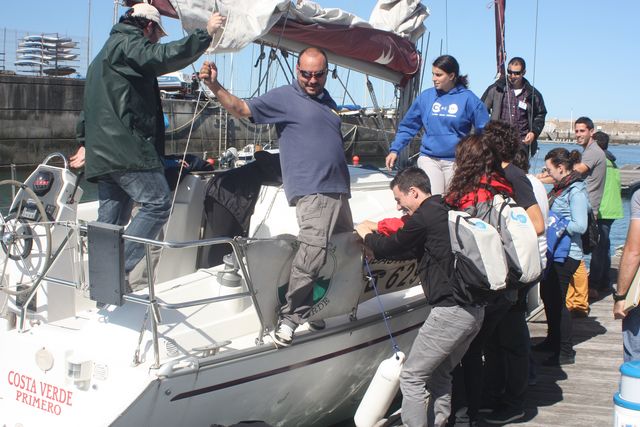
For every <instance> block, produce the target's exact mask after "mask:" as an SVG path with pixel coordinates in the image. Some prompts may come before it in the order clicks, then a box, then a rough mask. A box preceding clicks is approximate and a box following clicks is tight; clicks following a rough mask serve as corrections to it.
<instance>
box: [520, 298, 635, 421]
mask: <svg viewBox="0 0 640 427" xmlns="http://www.w3.org/2000/svg"><path fill="white" fill-rule="evenodd" d="M612 307H613V299H612V298H611V295H606V296H605V297H604V298H602V299H600V300H599V301H595V302H593V303H592V304H591V313H590V315H589V317H587V318H582V319H574V321H573V339H574V348H575V350H576V363H575V364H574V365H568V366H562V367H544V366H539V362H541V361H542V360H543V359H544V358H545V357H547V356H548V354H545V353H534V358H535V360H536V361H537V362H538V366H537V384H536V385H534V386H530V387H529V391H528V393H527V400H526V403H525V406H526V408H525V413H526V416H525V418H524V420H520V422H518V423H513V424H511V425H518V426H531V427H534V426H536V427H537V426H540V427H542V426H545V427H547V426H580V427H586V426H606V425H611V424H612V423H613V411H614V405H613V400H612V399H613V395H614V393H615V392H616V391H618V381H619V378H620V373H619V371H618V368H619V366H620V365H621V364H622V361H623V360H622V335H621V333H620V329H621V322H620V321H619V320H614V319H613V314H612V311H611V310H612ZM546 328H547V325H546V322H545V319H544V312H542V313H541V314H540V315H539V316H538V318H537V319H534V320H533V321H530V322H529V331H530V332H531V338H532V341H533V342H534V343H537V342H539V341H540V340H541V339H542V338H544V337H545V336H546V330H547V329H546Z"/></svg>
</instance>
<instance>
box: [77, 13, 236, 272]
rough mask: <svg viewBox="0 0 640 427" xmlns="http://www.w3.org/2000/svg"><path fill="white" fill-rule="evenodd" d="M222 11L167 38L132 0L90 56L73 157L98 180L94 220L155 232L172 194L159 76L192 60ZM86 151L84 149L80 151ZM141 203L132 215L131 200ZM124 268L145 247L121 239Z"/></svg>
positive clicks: (138, 232)
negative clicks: (194, 27) (203, 26)
mask: <svg viewBox="0 0 640 427" xmlns="http://www.w3.org/2000/svg"><path fill="white" fill-rule="evenodd" d="M223 21H224V18H223V17H222V16H220V14H219V13H214V14H212V15H211V17H210V18H209V20H208V22H207V28H206V30H205V29H197V30H195V31H194V32H193V33H192V34H190V35H189V36H187V37H184V38H182V39H180V40H176V41H172V42H170V43H167V44H160V43H158V41H159V40H160V38H161V37H163V36H165V35H166V33H165V31H164V29H163V27H162V21H161V18H160V12H159V11H158V9H156V8H155V7H153V6H151V5H150V4H147V3H136V4H135V5H133V7H132V8H131V9H128V10H127V11H126V12H125V13H124V15H122V17H121V18H120V21H119V22H118V23H117V24H116V25H114V26H113V28H112V29H111V33H110V35H109V38H108V39H107V41H106V43H105V44H104V46H103V47H102V49H101V50H100V52H99V53H98V54H97V55H96V57H95V59H94V60H93V61H92V62H91V65H90V66H89V69H88V71H87V80H86V84H85V91H84V110H83V112H82V114H81V118H80V121H79V123H78V128H77V133H78V136H79V137H78V139H79V140H80V142H81V145H82V146H81V147H80V149H79V150H78V152H77V153H76V154H75V155H74V156H72V157H71V163H70V164H71V166H72V167H74V168H78V167H82V166H85V159H86V166H85V175H86V178H87V180H89V181H91V182H96V183H97V184H98V200H99V207H98V221H100V222H105V223H109V224H117V225H122V226H124V225H126V224H127V223H128V224H129V225H128V226H127V229H126V230H125V234H127V235H131V236H136V237H144V238H148V239H154V238H156V236H157V235H158V232H159V231H160V229H161V228H162V227H163V225H164V224H165V222H166V221H167V219H168V217H169V210H170V208H171V193H170V190H169V186H168V184H167V180H166V179H165V176H164V131H165V128H164V116H163V112H162V103H161V100H160V90H159V89H158V81H157V77H158V76H160V75H162V74H166V73H169V72H172V71H177V70H180V69H182V68H184V67H186V66H187V65H189V64H191V63H192V62H194V61H195V60H196V59H198V58H199V57H200V55H202V54H203V53H204V51H205V50H206V49H207V48H208V47H209V45H210V44H211V40H212V35H213V34H214V33H215V32H216V31H217V30H218V29H219V28H220V26H221V25H222V23H223ZM85 155H86V156H85ZM134 202H135V203H137V204H138V205H139V207H140V209H139V210H138V213H137V214H136V215H135V216H134V218H133V219H132V220H131V222H129V220H130V219H131V211H132V208H133V204H134ZM124 252H125V265H124V269H125V272H126V273H127V274H128V273H129V272H130V271H131V270H133V268H134V267H135V266H136V264H137V263H138V262H139V261H140V260H141V259H142V257H143V256H144V246H143V245H142V244H141V243H134V242H131V241H129V240H127V241H126V242H125V246H124Z"/></svg>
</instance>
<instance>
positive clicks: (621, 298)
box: [613, 292, 627, 302]
mask: <svg viewBox="0 0 640 427" xmlns="http://www.w3.org/2000/svg"><path fill="white" fill-rule="evenodd" d="M625 299H627V293H626V292H625V293H624V294H622V295H619V294H618V293H617V292H614V293H613V301H615V302H618V301H624V300H625Z"/></svg>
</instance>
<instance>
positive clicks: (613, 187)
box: [589, 131, 624, 298]
mask: <svg viewBox="0 0 640 427" xmlns="http://www.w3.org/2000/svg"><path fill="white" fill-rule="evenodd" d="M592 138H593V139H594V140H595V141H596V143H597V144H598V146H599V147H600V148H602V151H604V155H605V157H606V159H607V172H606V175H605V179H604V191H603V193H602V200H601V201H600V207H599V208H598V230H599V232H600V240H599V241H598V245H597V246H596V247H595V248H594V249H593V252H592V253H591V266H590V269H589V296H590V297H591V298H599V297H600V292H608V291H610V290H611V284H610V280H609V270H610V269H611V240H610V239H609V234H610V232H611V226H612V225H613V222H614V221H615V220H616V219H620V218H623V217H624V209H623V208H622V196H621V195H620V170H618V166H617V165H616V157H615V156H614V155H613V154H611V152H610V151H609V150H608V148H609V135H607V134H606V133H604V132H601V131H599V132H596V133H594V134H593V137H592Z"/></svg>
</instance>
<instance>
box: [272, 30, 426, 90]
mask: <svg viewBox="0 0 640 427" xmlns="http://www.w3.org/2000/svg"><path fill="white" fill-rule="evenodd" d="M269 32H270V33H271V34H272V35H275V36H280V34H282V37H284V38H285V39H290V40H295V41H297V42H300V43H304V44H306V45H309V46H316V47H320V48H323V49H326V50H327V51H330V52H333V53H335V54H336V55H341V56H345V57H349V58H355V59H359V60H362V61H366V62H372V63H377V64H380V65H383V66H385V67H387V68H389V69H391V70H393V71H396V72H399V73H402V74H403V75H405V77H409V76H412V75H413V74H415V73H416V72H417V71H418V70H419V69H420V57H419V55H418V51H417V50H416V47H415V45H414V44H413V43H411V42H410V41H409V40H406V39H404V38H402V37H400V36H398V35H396V34H393V33H390V32H388V31H382V30H375V29H372V28H362V27H345V26H344V25H335V24H301V23H299V22H294V21H291V20H288V21H287V22H286V28H285V29H284V31H283V29H282V21H281V22H279V23H278V24H276V25H274V26H273V28H271V30H270V31H269Z"/></svg>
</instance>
